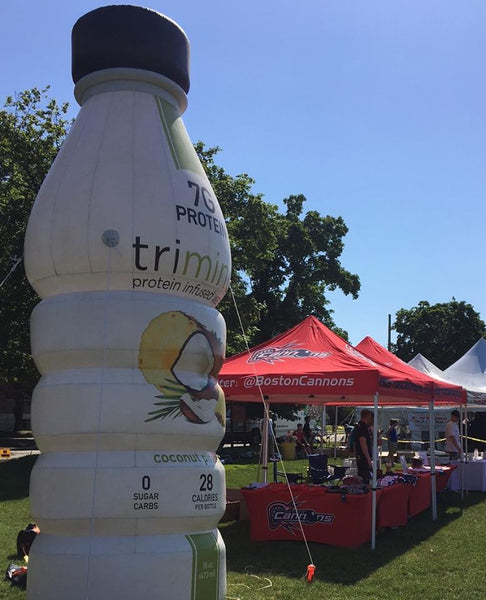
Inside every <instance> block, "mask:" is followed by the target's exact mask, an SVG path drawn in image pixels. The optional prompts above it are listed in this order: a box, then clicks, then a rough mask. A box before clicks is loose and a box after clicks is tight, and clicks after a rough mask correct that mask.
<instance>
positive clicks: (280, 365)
mask: <svg viewBox="0 0 486 600" xmlns="http://www.w3.org/2000/svg"><path fill="white" fill-rule="evenodd" d="M390 354H391V353H390ZM392 356H393V355H392ZM389 362H390V363H392V361H391V360H389ZM398 366H401V365H398ZM396 367H397V364H396V363H395V364H390V365H386V364H383V363H380V362H378V361H375V360H373V359H372V358H369V357H367V356H365V355H364V354H362V353H361V352H360V351H359V350H358V349H356V348H354V347H353V346H351V345H350V344H349V343H348V342H346V341H345V340H343V339H342V338H341V337H339V336H338V335H336V334H335V333H333V332H332V331H331V330H330V329H328V328H327V327H326V326H325V325H323V324H322V323H321V322H320V321H319V320H318V319H316V318H315V317H312V316H310V317H307V318H306V319H304V320H303V321H302V322H301V323H299V324H298V325H296V326H295V327H293V328H292V329H289V330H288V331H286V332H284V333H282V334H280V335H279V336H277V337H275V338H273V339H271V340H269V341H268V342H264V343H263V344H260V345H259V346H255V347H254V348H252V349H251V350H250V351H249V352H242V353H241V354H238V355H236V356H232V357H230V358H228V359H227V360H226V361H225V362H224V365H223V368H222V369H221V372H220V374H219V383H220V385H221V387H222V388H223V390H224V392H225V396H226V399H227V400H228V401H230V402H231V401H232V400H233V401H235V400H239V401H246V402H261V401H263V400H264V398H265V401H266V402H268V403H272V402H274V403H292V404H331V405H335V406H338V405H350V404H352V405H356V404H373V406H374V412H375V418H376V416H377V408H378V401H379V402H380V404H387V405H392V404H402V405H403V404H426V405H429V407H430V408H431V410H432V409H433V406H434V398H437V400H436V403H438V404H447V405H450V404H461V403H462V402H463V398H464V390H462V388H460V387H458V386H453V385H449V384H446V383H442V382H441V383H439V382H437V381H435V380H433V379H432V378H430V377H427V376H424V375H423V374H422V373H419V372H418V371H416V370H415V369H413V368H409V370H407V371H405V369H402V368H400V369H397V368H396ZM439 386H440V389H441V390H442V391H443V394H441V395H440V396H439V395H438V394H437V390H438V389H439ZM446 398H447V399H446ZM266 402H264V405H265V412H264V416H265V424H264V429H263V432H264V465H265V468H266V443H265V439H266V438H265V435H266V432H267V430H268V427H267V422H268V421H267V420H268V405H267V404H266ZM432 421H433V419H432ZM373 464H374V468H373V508H372V543H371V546H372V548H374V546H375V523H376V521H375V519H376V471H377V468H378V452H377V434H376V428H374V430H373ZM431 464H432V465H434V466H433V468H432V474H434V475H435V471H434V469H435V463H434V462H433V463H431ZM432 480H433V484H432V485H433V487H432V497H433V499H432V503H433V507H434V508H433V515H434V517H433V518H436V510H435V477H432Z"/></svg>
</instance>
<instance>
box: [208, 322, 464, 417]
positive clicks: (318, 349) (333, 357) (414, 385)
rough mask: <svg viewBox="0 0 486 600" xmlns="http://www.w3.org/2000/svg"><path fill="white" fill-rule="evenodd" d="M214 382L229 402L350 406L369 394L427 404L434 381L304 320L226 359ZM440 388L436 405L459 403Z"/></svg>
mask: <svg viewBox="0 0 486 600" xmlns="http://www.w3.org/2000/svg"><path fill="white" fill-rule="evenodd" d="M383 350H384V349H383ZM390 354H391V353H390ZM392 356H393V355H392ZM395 358H396V357H395ZM398 360H399V359H397V361H398ZM400 362H401V361H400ZM403 364H405V363H403ZM219 383H220V385H221V386H222V388H223V390H224V392H225V395H226V399H227V400H228V401H230V402H231V401H232V400H240V401H246V402H260V401H261V395H262V394H264V395H265V396H268V401H269V402H270V403H272V402H274V403H292V404H331V405H349V404H352V405H356V404H373V402H374V396H375V394H379V400H380V404H411V403H412V404H428V403H429V402H430V400H431V398H432V397H433V396H434V395H435V396H436V398H437V394H436V392H435V390H434V384H438V383H439V382H437V381H435V380H434V379H432V378H430V377H427V376H425V375H424V374H422V373H420V372H419V371H416V370H415V369H413V368H412V367H408V370H407V371H405V370H404V369H397V368H396V366H395V365H385V364H383V363H380V362H379V361H375V360H373V357H371V358H370V357H367V356H365V355H364V354H362V353H361V352H360V351H359V350H358V349H356V348H354V347H353V346H351V345H350V344H349V343H348V342H346V341H345V340H343V339H342V338H341V337H339V336H338V335H336V334H335V333H333V332H332V331H331V330H330V329H328V328H327V327H326V326H325V325H323V324H322V323H321V322H320V321H319V320H318V319H316V318H315V317H307V318H306V319H304V321H302V322H301V323H299V324H298V325H296V326H295V327H292V329H289V330H288V331H286V332H284V333H282V334H280V335H279V336H277V337H275V338H273V339H271V340H270V341H268V342H264V343H263V344H260V345H259V346H255V347H254V348H252V349H251V350H250V352H242V353H241V354H238V355H235V356H232V357H230V358H228V359H227V360H226V361H225V363H224V365H223V368H222V369H221V372H220V375H219ZM440 386H441V389H442V390H443V391H444V394H443V395H441V397H440V398H437V400H438V402H439V403H442V404H448V405H449V404H451V403H453V404H458V403H461V402H462V397H463V394H462V388H459V387H457V386H453V385H449V384H447V383H444V384H440Z"/></svg>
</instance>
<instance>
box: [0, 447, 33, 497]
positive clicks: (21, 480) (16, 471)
mask: <svg viewBox="0 0 486 600" xmlns="http://www.w3.org/2000/svg"><path fill="white" fill-rule="evenodd" d="M36 460H37V455H32V456H24V457H22V458H15V459H13V460H8V461H5V462H2V463H0V481H1V486H0V501H2V500H18V499H20V498H26V497H27V496H28V495H29V481H30V472H31V471H32V467H33V466H34V464H35V461H36Z"/></svg>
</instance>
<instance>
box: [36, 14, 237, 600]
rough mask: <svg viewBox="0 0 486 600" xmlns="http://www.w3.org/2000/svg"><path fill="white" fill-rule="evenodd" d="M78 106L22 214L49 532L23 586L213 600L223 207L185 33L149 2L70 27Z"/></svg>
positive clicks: (40, 507) (91, 594)
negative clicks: (208, 164)
mask: <svg viewBox="0 0 486 600" xmlns="http://www.w3.org/2000/svg"><path fill="white" fill-rule="evenodd" d="M72 43H73V79H74V82H75V96H76V99H77V100H78V102H79V104H80V105H81V110H80V112H79V116H78V118H77V119H76V122H75V124H74V125H73V127H72V130H71V131H70V133H69V135H68V137H67V139H66V141H65V142H64V144H63V146H62V148H61V150H60V152H59V155H58V156H57V158H56V160H55V162H54V164H53V165H52V168H51V170H50V171H49V174H48V175H47V177H46V179H45V181H44V183H43V185H42V188H41V190H40V192H39V195H38V197H37V200H36V202H35V204H34V207H33V209H32V214H31V216H30V220H29V224H28V228H27V235H26V242H25V263H26V270H27V275H28V278H29V280H30V282H31V284H32V286H33V287H34V288H35V290H36V291H37V292H38V294H39V295H40V296H41V298H42V301H41V302H40V303H39V304H38V306H37V307H36V308H35V310H34V312H33V314H32V320H31V340H32V354H33V357H34V360H35V362H36V364H37V366H38V369H39V371H40V373H41V375H42V377H41V379H40V382H39V384H38V385H37V387H36V389H35V392H34V396H33V402H32V425H33V429H34V434H35V438H36V441H37V444H38V446H39V449H40V450H41V455H40V457H39V459H38V460H37V463H36V465H35V468H34V470H33V472H32V477H31V512H32V515H33V517H34V518H35V519H36V521H37V522H38V523H39V526H40V529H41V534H40V535H39V536H38V538H37V540H36V541H35V543H34V545H33V547H32V552H31V556H30V561H29V577H28V590H27V596H28V599H29V600H37V599H40V600H61V599H62V600H65V599H66V598H69V600H78V599H79V600H86V599H89V600H101V599H103V600H106V599H108V598H120V599H124V598H126V599H130V600H136V599H138V598H143V599H144V600H152V599H154V600H155V599H157V600H160V599H170V600H184V599H187V600H212V599H218V600H219V599H223V598H224V596H225V587H226V571H225V548H224V544H223V541H222V539H221V536H220V535H219V532H218V530H217V529H216V527H217V524H218V521H219V519H220V518H221V516H222V514H223V512H224V509H225V481H224V470H223V467H222V465H221V463H220V462H219V461H218V459H217V456H216V454H215V450H216V448H217V446H218V443H219V441H220V440H221V438H222V436H223V434H224V422H225V404H224V395H223V392H222V390H221V388H220V387H219V386H218V384H217V375H218V372H219V369H220V367H221V365H222V362H223V359H224V347H225V341H226V339H225V338H226V331H225V325H224V321H223V318H222V317H221V315H220V314H219V313H218V312H217V311H216V310H215V306H216V305H217V304H218V302H219V301H220V300H221V298H222V297H223V295H224V293H225V291H226V289H227V286H228V283H229V277H230V270H231V259H230V252H229V243H228V235H227V231H226V226H225V222H224V218H223V215H222V213H221V210H220V208H219V205H218V202H217V200H216V198H215V196H214V193H213V190H212V189H211V186H210V184H209V181H208V179H207V177H206V175H205V173H204V171H203V169H202V167H201V164H200V163H199V161H198V158H197V155H196V153H195V152H194V149H193V147H192V144H191V142H190V140H189V138H188V136H187V133H186V130H185V128H184V125H183V122H182V120H181V114H182V113H183V112H184V110H185V108H186V93H187V91H188V89H189V72H188V62H189V45H188V40H187V38H186V36H185V34H184V32H183V31H182V30H181V29H180V28H179V26H178V25H177V24H175V23H174V22H173V21H171V20H170V19H167V18H166V17H164V16H163V15H161V14H159V13H157V12H154V11H152V10H148V9H144V8H140V7H134V6H128V5H122V6H107V7H103V8H99V9H96V10H94V11H92V12H90V13H88V14H86V15H84V16H83V17H81V18H80V19H79V20H78V21H77V23H76V24H75V25H74V28H73V33H72Z"/></svg>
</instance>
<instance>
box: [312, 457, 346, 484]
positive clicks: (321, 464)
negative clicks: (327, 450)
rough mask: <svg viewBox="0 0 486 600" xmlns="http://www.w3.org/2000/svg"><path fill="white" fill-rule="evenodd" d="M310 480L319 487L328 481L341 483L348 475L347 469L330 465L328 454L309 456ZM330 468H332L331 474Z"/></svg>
mask: <svg viewBox="0 0 486 600" xmlns="http://www.w3.org/2000/svg"><path fill="white" fill-rule="evenodd" d="M308 458H309V480H310V482H311V483H313V484H314V485H319V484H321V483H324V482H326V481H336V480H338V482H340V481H341V480H342V478H343V477H344V476H345V475H346V470H347V467H341V466H339V465H328V463H327V454H309V457H308ZM328 467H332V469H333V472H332V473H330V472H329V469H328Z"/></svg>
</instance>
